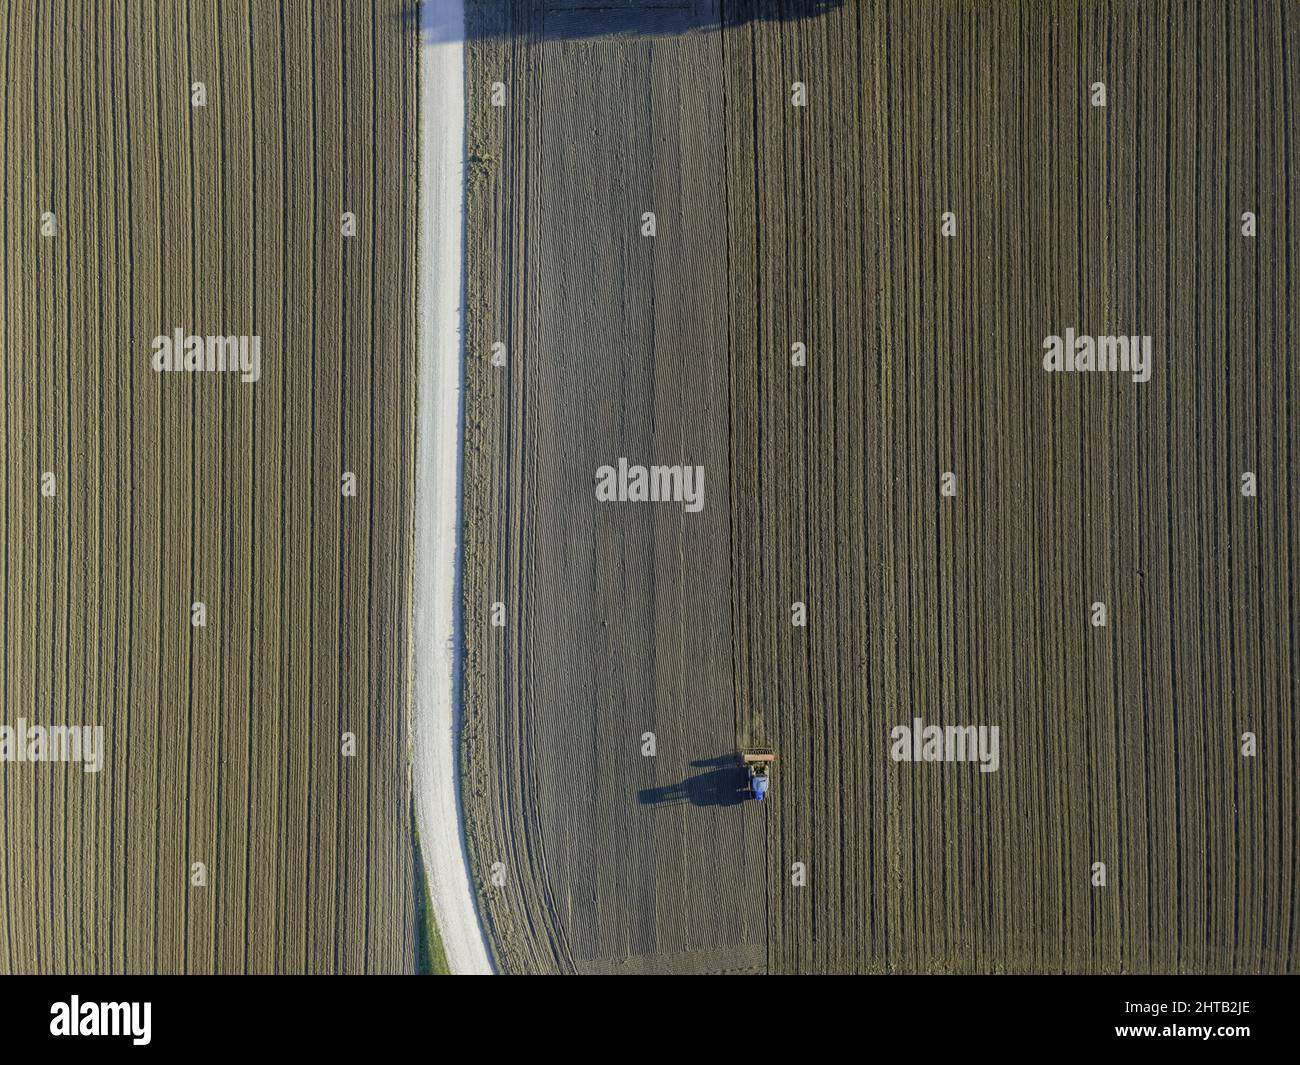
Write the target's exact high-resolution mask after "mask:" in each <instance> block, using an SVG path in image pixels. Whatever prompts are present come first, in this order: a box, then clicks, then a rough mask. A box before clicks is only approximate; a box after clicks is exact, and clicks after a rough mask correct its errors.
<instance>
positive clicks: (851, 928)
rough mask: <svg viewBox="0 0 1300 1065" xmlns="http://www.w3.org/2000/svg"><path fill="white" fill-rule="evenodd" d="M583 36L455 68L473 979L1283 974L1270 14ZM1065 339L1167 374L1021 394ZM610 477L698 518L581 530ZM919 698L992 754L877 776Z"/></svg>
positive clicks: (1287, 516) (854, 13)
mask: <svg viewBox="0 0 1300 1065" xmlns="http://www.w3.org/2000/svg"><path fill="white" fill-rule="evenodd" d="M471 7H473V5H471ZM573 7H574V5H568V4H552V5H548V4H543V3H540V2H526V0H518V2H515V3H512V4H507V5H503V6H499V5H478V9H477V12H476V13H475V21H473V22H472V32H471V39H470V42H469V47H468V52H467V99H468V101H469V116H468V121H469V145H470V152H471V154H472V159H471V165H472V170H471V178H470V196H469V211H470V222H469V234H468V240H467V248H466V254H467V264H468V274H467V294H468V300H469V315H468V320H467V358H468V362H467V373H466V379H467V418H466V423H467V439H466V449H467V450H466V470H465V486H466V487H465V492H466V571H465V615H466V641H467V659H466V663H467V667H466V675H465V688H466V713H467V748H466V752H465V760H466V770H467V773H466V779H467V782H468V783H467V787H468V788H469V792H468V794H467V796H466V798H467V801H468V807H469V818H470V834H471V839H470V847H471V854H472V858H473V863H474V874H475V877H476V878H477V880H478V881H479V883H480V884H481V885H482V890H483V898H484V913H485V917H486V919H487V921H488V930H489V934H490V936H491V938H492V941H493V946H494V949H495V950H496V952H497V956H498V960H499V962H500V963H501V964H502V966H503V967H504V968H505V969H507V970H510V971H533V970H545V971H550V970H561V971H569V970H615V971H619V970H622V971H689V970H695V969H706V970H752V969H758V970H768V971H773V972H778V971H798V972H807V971H816V972H826V971H901V972H915V971H936V972H953V971H977V972H997V971H1028V972H1054V971H1103V972H1120V971H1183V972H1210V971H1269V972H1273V971H1294V970H1295V968H1296V949H1297V928H1298V926H1300V920H1298V918H1300V914H1298V913H1297V894H1296V884H1297V874H1298V872H1300V869H1298V863H1300V850H1298V849H1297V845H1296V833H1295V823H1296V816H1297V805H1298V803H1297V800H1298V797H1300V796H1298V795H1297V775H1296V769H1297V760H1298V756H1297V746H1296V743H1297V738H1296V717H1297V713H1296V707H1297V703H1296V695H1295V692H1296V679H1297V675H1298V673H1300V661H1298V658H1297V656H1298V654H1300V645H1297V642H1296V640H1295V637H1294V633H1293V624H1292V617H1293V616H1294V614H1295V612H1296V607H1297V603H1296V587H1297V578H1300V574H1297V551H1298V545H1297V542H1296V541H1297V530H1296V526H1295V524H1294V521H1293V518H1292V513H1293V510H1294V505H1295V503H1296V501H1297V492H1296V488H1295V468H1296V467H1295V460H1294V453H1295V451H1296V449H1297V446H1300V439H1298V437H1297V421H1296V419H1295V417H1294V414H1293V400H1294V398H1295V397H1294V393H1293V384H1292V361H1293V359H1292V352H1293V345H1294V343H1295V338H1296V336H1297V334H1298V332H1300V331H1298V330H1297V326H1298V325H1300V323H1298V322H1297V315H1298V314H1300V310H1298V309H1297V306H1298V305H1297V302H1296V300H1295V298H1294V285H1293V281H1294V274H1295V270H1296V266H1297V251H1298V249H1300V226H1297V225H1296V223H1295V219H1296V217H1298V216H1300V215H1298V214H1297V211H1296V210H1295V208H1297V207H1300V186H1298V182H1300V169H1298V168H1296V167H1295V166H1294V165H1293V164H1292V162H1291V160H1292V158H1293V154H1294V149H1295V139H1296V134H1295V114H1296V107H1297V94H1298V93H1300V58H1297V56H1298V53H1297V50H1296V49H1295V48H1294V47H1289V46H1288V44H1287V42H1289V41H1294V40H1295V39H1296V37H1297V33H1300V7H1297V6H1296V5H1294V4H1290V3H1280V2H1278V3H1260V4H1258V5H1244V4H1243V5H1223V4H1217V3H1209V2H1207V3H1203V4H1199V5H1198V4H1193V5H1175V4H1161V3H1155V4H1126V3H1114V4H1106V3H1083V4H1069V3H1058V4H1043V5H1017V4H984V5H981V4H963V5H955V4H940V3H930V2H916V0H907V2H903V0H898V2H888V3H868V2H861V3H858V2H853V0H846V2H845V3H843V4H835V3H830V4H826V3H819V4H815V5H801V4H798V3H789V4H784V5H768V4H761V3H760V4H755V3H735V4H732V3H724V4H722V5H721V9H718V8H715V7H712V6H710V5H708V4H700V5H696V6H695V7H694V8H690V9H687V8H682V9H680V10H675V11H674V12H672V13H668V14H665V13H662V12H654V11H652V10H650V9H649V8H648V7H642V8H640V9H639V10H637V9H634V8H633V7H632V5H609V8H610V9H609V10H601V11H587V12H585V13H584V14H583V15H582V16H579V15H577V14H575V12H574V11H573V10H571V9H572V8H573ZM615 8H617V10H613V9H615ZM629 10H632V11H633V14H632V15H629V13H628V12H629ZM615 31H617V32H615ZM494 82H500V83H501V84H502V86H503V88H504V93H505V96H504V104H505V106H504V107H494V106H493V105H492V102H491V94H492V87H493V83H494ZM795 82H801V83H803V85H804V86H805V91H806V106H804V107H796V106H793V104H792V92H793V91H794V83H795ZM1096 82H1104V83H1105V87H1106V102H1105V106H1104V107H1102V106H1094V105H1093V103H1094V100H1095V98H1096V97H1095V89H1094V83H1096ZM645 211H654V212H655V213H656V220H657V233H656V235H655V236H654V237H653V238H648V237H643V236H642V235H641V219H642V213H643V212H645ZM945 212H952V215H953V218H952V219H951V222H952V225H953V227H954V228H953V229H952V230H951V233H952V235H950V236H945V235H944V234H943V231H942V229H941V226H942V216H943V215H944V213H945ZM1244 212H1251V213H1252V214H1254V215H1255V216H1256V219H1257V227H1258V228H1257V232H1256V235H1254V236H1246V235H1243V232H1242V227H1243V218H1242V216H1243V213H1244ZM1067 329H1073V330H1074V331H1075V332H1076V333H1078V334H1089V335H1096V336H1103V335H1111V334H1115V335H1130V334H1132V335H1147V336H1150V337H1151V338H1152V348H1153V366H1152V372H1151V378H1150V380H1149V381H1147V382H1146V383H1137V382H1134V381H1133V380H1132V376H1131V375H1130V374H1127V373H1109V372H1107V373H1048V372H1046V371H1045V370H1044V367H1043V351H1044V348H1043V344H1044V340H1045V338H1047V337H1049V336H1051V335H1063V334H1064V333H1065V331H1066V330H1067ZM495 341H502V342H504V343H506V345H507V347H508V365H507V366H506V367H505V368H497V367H493V366H492V365H491V362H490V349H491V347H492V344H493V343H494V342H495ZM797 342H798V343H802V344H804V345H806V350H807V365H805V366H795V365H792V360H791V349H792V345H794V344H795V343H797ZM620 456H627V457H628V459H629V461H631V462H643V463H647V464H648V463H691V464H702V465H704V467H705V469H706V485H707V495H706V505H705V508H704V510H703V511H701V512H700V513H698V514H688V513H684V512H683V510H682V508H681V507H675V506H673V505H670V504H662V503H661V504H636V503H600V502H597V501H596V499H595V497H594V491H593V481H594V477H595V471H596V468H597V467H598V466H599V465H601V464H604V463H615V462H616V461H617V459H618V457H620ZM947 473H951V474H953V475H954V477H953V478H951V479H948V480H947V481H946V483H948V484H950V485H951V486H952V489H953V491H954V492H955V494H951V495H945V494H943V492H942V491H941V483H943V482H942V479H943V475H944V474H947ZM1246 473H1251V474H1253V475H1254V477H1255V479H1256V481H1257V494H1256V495H1253V496H1250V495H1243V492H1242V479H1243V474H1246ZM498 601H499V602H503V603H504V604H505V618H506V624H505V626H504V628H495V627H493V626H492V625H491V617H490V615H491V610H492V605H493V603H494V602H498ZM796 602H798V603H803V604H804V605H805V607H806V611H807V625H806V626H796V625H794V624H792V604H794V603H796ZM1098 603H1099V604H1103V605H1104V607H1105V614H1106V617H1105V624H1104V625H1096V624H1094V622H1095V621H1097V620H1099V615H1098V614H1097V612H1096V609H1095V607H1094V604H1098ZM917 718H919V719H921V721H922V723H923V724H926V725H929V724H937V725H941V726H943V725H949V726H954V725H963V724H971V725H985V726H997V727H998V728H999V730H1000V764H999V767H998V769H997V771H996V772H989V773H982V772H980V771H979V769H980V767H979V766H978V765H977V764H973V763H969V762H967V763H951V762H920V763H917V762H908V761H897V760H895V759H894V758H893V757H891V746H892V744H893V740H892V736H891V730H892V729H894V728H895V727H896V726H899V725H911V724H912V722H913V720H914V719H917ZM644 732H654V733H655V734H656V737H657V740H658V748H657V754H656V755H655V757H644V756H643V755H642V749H641V735H642V733H644ZM1246 733H1251V734H1253V736H1254V742H1255V743H1256V744H1257V749H1256V750H1255V753H1254V754H1252V755H1244V754H1243V753H1242V751H1243V746H1244V745H1245V744H1247V743H1248V742H1249V741H1248V740H1247V739H1246V738H1245V736H1244V734H1246ZM760 743H765V744H771V745H772V746H774V747H775V749H776V751H777V763H776V769H775V773H774V784H773V788H772V796H771V799H770V800H769V802H768V803H767V804H766V805H765V806H759V805H758V804H756V803H753V802H742V803H737V804H731V803H730V798H731V790H730V782H731V780H732V779H734V778H733V777H732V776H731V775H729V774H734V772H735V770H734V769H732V770H729V769H727V767H726V765H725V760H724V759H723V756H724V755H726V754H727V753H728V752H731V751H734V750H735V749H736V748H738V747H741V746H744V745H747V744H760ZM697 761H698V762H712V763H713V764H712V766H706V767H696V766H693V765H692V763H694V762H697ZM715 771H716V772H720V773H721V774H722V777H721V778H718V779H721V780H722V781H723V783H722V784H721V786H719V785H717V784H714V783H710V780H709V778H708V777H707V776H706V778H705V779H704V780H703V781H701V782H697V783H695V784H689V783H687V784H686V786H685V787H682V788H675V786H676V785H679V784H682V783H683V782H688V781H690V780H692V779H693V774H697V773H699V774H708V773H710V772H715ZM647 791H648V792H650V796H649V801H646V796H645V795H644V794H643V793H644V792H647ZM724 795H725V796H726V798H725V799H723V800H722V801H718V800H719V798H720V797H721V796H724ZM674 796H676V797H677V799H678V800H680V801H672V800H673V797H674ZM495 863H500V865H496V864H495ZM1098 863H1104V867H1105V868H1104V874H1103V871H1102V870H1101V869H1100V867H1099V865H1098ZM1103 875H1104V884H1103V883H1101V878H1102V876H1103ZM494 877H495V880H494Z"/></svg>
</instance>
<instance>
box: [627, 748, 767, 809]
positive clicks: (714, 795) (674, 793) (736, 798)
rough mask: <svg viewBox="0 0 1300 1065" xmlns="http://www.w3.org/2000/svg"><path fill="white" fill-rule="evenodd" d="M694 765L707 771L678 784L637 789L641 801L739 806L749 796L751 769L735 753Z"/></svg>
mask: <svg viewBox="0 0 1300 1065" xmlns="http://www.w3.org/2000/svg"><path fill="white" fill-rule="evenodd" d="M691 765H692V766H693V767H705V772H703V773H696V774H695V775H694V776H692V777H687V778H686V779H685V780H683V781H680V782H679V783H677V784H669V785H667V786H665V787H662V788H645V789H643V790H642V791H639V792H637V799H638V801H639V802H640V803H641V805H642V806H681V805H683V804H686V803H689V804H690V805H691V806H738V805H739V804H740V803H742V802H744V801H745V800H746V799H747V798H748V797H749V773H748V772H746V770H745V767H744V766H743V765H741V764H739V763H738V762H737V760H736V756H735V755H734V754H732V755H723V756H721V757H718V758H711V759H709V760H707V761H702V762H692V763H691Z"/></svg>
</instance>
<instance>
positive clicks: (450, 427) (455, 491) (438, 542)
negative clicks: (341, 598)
mask: <svg viewBox="0 0 1300 1065" xmlns="http://www.w3.org/2000/svg"><path fill="white" fill-rule="evenodd" d="M420 22H421V35H422V40H421V48H420V262H419V277H420V285H419V297H418V298H419V310H418V319H419V329H418V332H419V342H418V343H419V386H418V388H419V413H418V422H417V430H416V437H417V439H416V474H415V477H416V480H415V555H414V566H415V572H414V577H413V584H412V610H413V625H412V640H413V646H412V663H413V666H412V668H413V700H414V713H415V721H414V726H415V727H414V730H413V731H414V737H415V739H414V761H415V772H414V787H415V812H416V822H417V824H418V826H419V831H420V846H421V849H422V852H423V856H424V867H425V875H426V878H427V883H428V888H429V896H430V899H431V901H432V905H433V912H434V914H435V916H436V918H437V921H438V931H439V932H440V933H441V935H442V941H443V944H444V946H445V947H446V950H447V961H448V963H449V965H450V966H451V971H452V972H453V973H490V972H492V962H491V958H490V954H489V952H488V948H487V943H486V941H485V939H484V936H483V930H482V926H481V925H480V923H479V916H478V908H477V906H476V904H475V893H474V888H473V885H472V882H471V880H470V875H469V863H468V858H467V856H466V853H465V837H464V822H463V819H462V816H461V808H460V786H459V784H460V781H459V772H460V760H459V751H460V712H461V707H460V656H461V643H460V623H461V617H460V615H461V611H460V579H459V573H460V498H461V491H460V475H461V445H462V411H463V403H462V396H461V382H462V366H461V358H462V353H461V306H462V293H463V286H462V277H461V269H462V261H461V260H462V255H461V251H462V215H463V210H464V196H463V193H464V158H465V152H464V141H465V94H464V69H465V64H464V24H465V17H464V4H463V0H425V2H424V4H423V5H422V10H421V18H420Z"/></svg>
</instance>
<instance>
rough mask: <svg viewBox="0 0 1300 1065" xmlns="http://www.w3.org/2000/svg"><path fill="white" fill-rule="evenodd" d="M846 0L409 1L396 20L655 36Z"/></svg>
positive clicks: (807, 13)
mask: <svg viewBox="0 0 1300 1065" xmlns="http://www.w3.org/2000/svg"><path fill="white" fill-rule="evenodd" d="M843 4H844V0H549V2H546V0H534V2H533V3H532V4H505V3H502V2H501V0H465V5H464V10H465V17H464V21H463V22H462V21H461V19H460V17H459V14H460V13H459V5H458V4H456V3H455V2H452V3H445V2H443V0H423V2H421V0H407V3H406V5H405V7H404V8H403V9H402V25H403V26H404V27H405V29H406V30H407V31H408V32H411V33H419V34H420V36H421V37H422V38H423V39H424V43H425V44H440V43H443V42H447V41H462V40H466V39H469V40H488V39H492V38H501V39H504V38H518V39H526V40H529V41H543V40H583V39H588V38H598V37H659V36H664V35H667V34H678V33H686V32H688V31H691V30H711V29H718V28H720V27H721V26H723V25H724V24H725V25H727V26H743V25H745V24H746V23H749V22H796V21H798V20H800V19H806V18H815V17H816V16H818V15H823V14H825V13H826V12H827V11H832V10H834V9H836V8H838V7H841V6H843Z"/></svg>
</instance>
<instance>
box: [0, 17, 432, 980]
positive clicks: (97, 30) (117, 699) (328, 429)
mask: <svg viewBox="0 0 1300 1065" xmlns="http://www.w3.org/2000/svg"><path fill="white" fill-rule="evenodd" d="M415 48H416V38H415V36H414V34H413V33H412V32H410V27H408V26H407V25H406V24H405V22H404V20H403V17H402V11H401V5H399V4H397V3H395V2H389V0H384V2H382V3H379V4H378V5H370V4H366V5H353V4H340V3H324V4H322V3H314V4H313V3H308V2H306V0H298V2H290V3H285V4H270V3H262V2H258V0H253V2H252V3H220V4H218V3H216V2H215V0H201V2H200V0H191V2H190V3H188V4H187V3H181V2H175V0H166V2H164V3H160V4H153V3H149V4H134V3H132V4H128V3H117V2H115V3H77V2H70V3H65V2H42V3H30V2H17V0H13V2H0V61H2V62H3V63H4V67H5V73H4V77H3V78H0V114H3V116H4V129H5V136H4V139H3V155H4V161H3V175H4V177H3V180H4V183H5V187H4V194H3V198H2V201H0V203H2V207H0V209H2V210H3V211H4V233H5V237H4V243H3V249H4V250H3V256H4V267H3V270H4V274H3V276H4V303H3V321H2V325H3V332H2V333H0V344H2V351H3V354H2V355H0V391H2V393H3V394H2V396H0V419H3V421H0V456H2V459H3V461H2V462H0V470H2V471H3V472H2V473H0V507H3V518H0V528H3V534H2V535H3V537H4V541H3V559H4V571H3V578H2V579H3V586H4V601H3V602H4V605H3V614H2V615H0V616H2V618H3V621H2V623H3V631H4V635H3V640H2V641H0V643H2V644H3V648H4V658H3V674H2V677H0V682H2V684H3V689H2V690H3V706H4V711H3V714H4V716H3V722H4V723H5V724H10V725H12V724H14V723H16V721H17V720H18V719H19V718H20V717H22V718H26V719H27V720H28V721H29V722H33V723H37V722H45V723H50V722H53V723H65V722H67V723H84V724H89V725H92V726H93V725H99V726H102V727H103V728H104V736H105V743H106V746H107V756H106V761H105V765H104V768H103V770H102V771H101V772H100V773H97V774H86V773H83V772H82V771H81V769H80V768H79V767H77V766H75V765H43V764H15V763H6V764H4V765H2V766H0V788H2V789H3V792H2V796H3V797H2V799H0V905H2V906H3V909H4V919H3V920H2V921H0V971H5V972H20V971H21V972H56V971H60V972H61V971H73V972H121V971H132V972H138V971H144V972H153V971H158V972H182V971H190V972H210V971H219V972H244V971H254V972H268V971H289V972H300V971H313V972H329V971H347V972H359V971H409V970H411V969H412V968H413V967H414V965H415V902H414V870H413V861H412V853H413V846H412V840H411V832H410V813H409V811H410V784H409V780H410V773H409V760H408V759H409V756H408V753H407V741H408V735H407V731H406V730H407V719H406V710H405V708H406V679H405V678H406V669H407V658H408V651H407V639H406V634H407V627H406V624H407V623H406V611H407V580H408V577H407V551H408V544H409V534H410V505H409V504H410V500H409V482H410V475H411V454H412V447H413V431H414V427H413V418H412V411H413V398H414V380H413V355H412V352H413V350H414V339H413V308H414V291H415V288H414V245H415V211H414V189H415V184H414V183H415V144H416V130H415V110H414V99H415V58H416V53H415ZM195 82H203V83H204V88H205V91H206V105H205V106H194V98H193V97H192V91H193V90H192V85H193V83H195ZM344 211H351V212H354V213H355V214H356V218H357V225H356V235H355V237H346V238H345V237H344V236H343V235H342V224H341V218H340V216H341V214H342V212H344ZM45 212H53V213H54V214H55V215H56V216H57V225H58V229H57V233H56V234H52V235H50V236H42V235H41V216H42V215H43V214H44V213H45ZM176 328H182V329H183V330H184V332H185V333H187V334H188V333H194V334H200V335H202V334H222V335H226V334H229V335H236V334H245V335H252V334H257V335H260V336H261V342H262V348H261V377H260V380H258V381H257V383H255V384H253V385H247V384H244V383H241V382H240V381H239V380H238V379H237V376H236V375H231V374H230V373H228V372H227V373H207V372H204V373H158V372H155V371H154V370H153V369H151V366H150V359H151V340H152V338H153V337H155V336H156V335H170V334H171V333H172V331H173V330H174V329H176ZM45 471H50V472H52V473H53V474H54V475H55V482H54V484H55V487H56V491H55V493H54V494H53V495H52V496H43V495H42V493H41V486H42V473H43V472H45ZM344 471H350V472H352V473H354V474H355V475H356V484H357V491H356V494H355V496H345V495H343V494H342V491H341V489H342V474H343V472H344ZM195 602H202V603H203V604H204V605H205V608H206V624H205V625H204V626H202V627H192V625H191V617H192V615H191V605H192V603H195ZM344 733H352V734H353V735H354V736H355V756H353V757H345V756H344V755H343V753H342V752H343V746H344V743H345V739H344V735H343V734H344ZM198 862H201V863H203V865H204V866H205V870H206V886H204V887H198V886H192V878H193V877H194V875H195V874H194V864H195V863H198Z"/></svg>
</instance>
